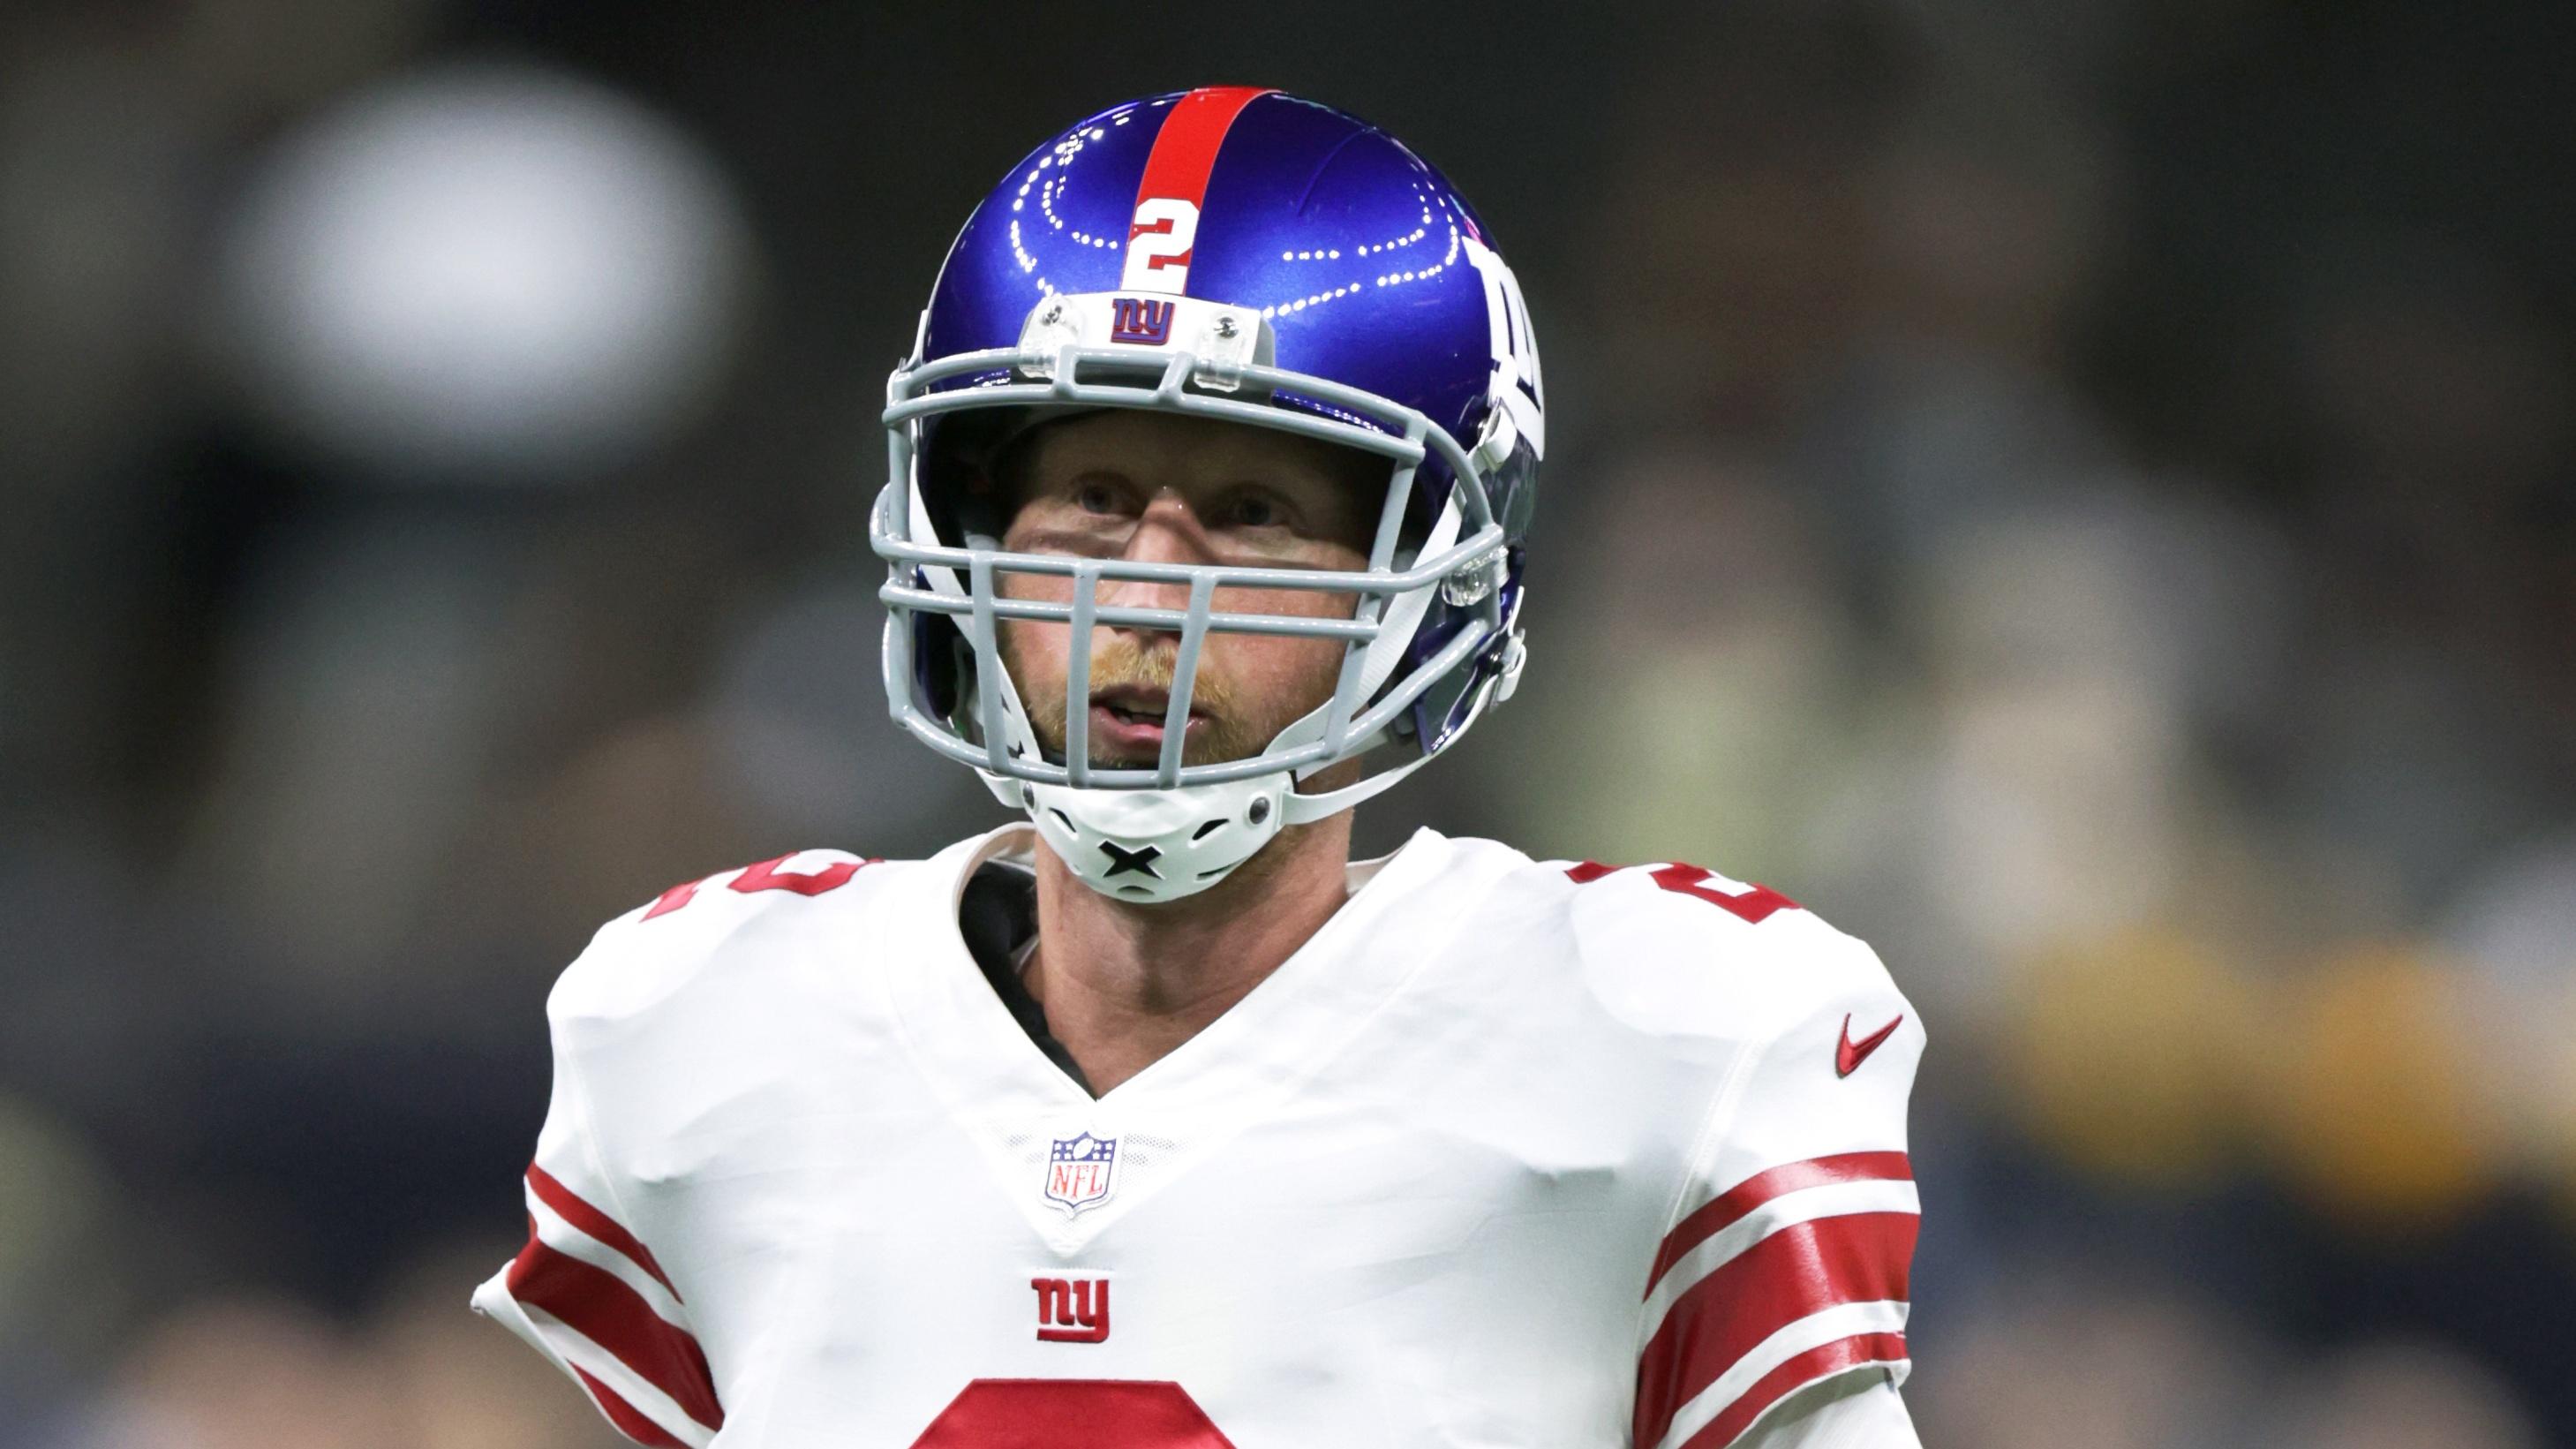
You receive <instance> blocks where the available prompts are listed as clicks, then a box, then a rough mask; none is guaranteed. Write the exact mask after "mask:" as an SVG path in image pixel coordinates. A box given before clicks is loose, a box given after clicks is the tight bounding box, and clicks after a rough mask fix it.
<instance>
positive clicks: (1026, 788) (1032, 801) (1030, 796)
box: [1020, 785, 1038, 809]
mask: <svg viewBox="0 0 2576 1449" xmlns="http://www.w3.org/2000/svg"><path fill="white" fill-rule="evenodd" d="M1020 803H1021V804H1023V805H1026V806H1028V807H1030V808H1031V809H1035V808H1037V803H1038V787H1037V786H1035V785H1022V786H1021V787H1020Z"/></svg>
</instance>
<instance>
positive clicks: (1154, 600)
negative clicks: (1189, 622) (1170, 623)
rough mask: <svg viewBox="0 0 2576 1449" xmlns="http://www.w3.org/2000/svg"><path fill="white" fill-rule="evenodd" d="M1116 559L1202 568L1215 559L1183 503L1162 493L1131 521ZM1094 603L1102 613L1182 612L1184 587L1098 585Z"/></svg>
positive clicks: (1186, 601) (1186, 598)
mask: <svg viewBox="0 0 2576 1449" xmlns="http://www.w3.org/2000/svg"><path fill="white" fill-rule="evenodd" d="M1119 558H1120V559H1121V560H1122V561H1124V562H1127V563H1164V564H1203V563H1212V562H1214V561H1215V553H1214V551H1213V549H1212V548H1211V547H1210V545H1209V540H1208V536H1207V530H1206V529H1204V528H1202V527H1201V526H1200V524H1199V518H1198V515H1197V514H1196V513H1195V512H1193V511H1192V510H1191V508H1190V505H1189V500H1187V499H1185V498H1183V497H1182V496H1181V495H1180V494H1178V493H1175V492H1173V491H1172V490H1171V489H1169V488H1166V489H1164V490H1163V491H1162V492H1160V493H1157V494H1155V495H1154V497H1153V498H1152V499H1151V500H1150V501H1148V502H1147V503H1146V505H1145V507H1144V510H1143V511H1142V512H1141V513H1139V514H1138V515H1137V518H1136V530H1135V532H1133V533H1131V534H1129V535H1128V537H1127V547H1126V549H1125V551H1124V552H1122V553H1120V554H1119ZM1100 603H1101V606H1102V607H1104V608H1111V607H1123V608H1131V609H1186V608H1188V607H1189V606H1190V586H1189V585H1188V584H1185V583H1172V582H1162V581H1146V580H1140V579H1111V580H1105V581H1103V582H1102V584H1101V585H1100ZM1122 632H1125V633H1130V634H1136V635H1140V636H1141V635H1147V634H1162V633H1173V632H1177V631H1173V630H1162V629H1132V628H1123V626H1122Z"/></svg>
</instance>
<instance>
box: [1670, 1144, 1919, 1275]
mask: <svg viewBox="0 0 2576 1449" xmlns="http://www.w3.org/2000/svg"><path fill="white" fill-rule="evenodd" d="M1913 1180H1914V1167H1913V1164H1912V1163H1911V1162H1910V1161H1908V1160H1907V1158H1906V1156H1905V1154H1904V1153H1902V1152H1845V1153H1840V1154H1837V1155H1835V1156H1832V1157H1814V1158H1809V1159H1808V1160H1807V1161H1805V1162H1790V1163H1784V1164H1782V1165H1781V1166H1778V1167H1774V1168H1771V1169H1769V1170H1768V1171H1765V1172H1757V1173H1755V1174H1753V1175H1752V1176H1751V1177H1748V1178H1746V1179H1744V1180H1743V1181H1742V1182H1739V1183H1737V1184H1736V1185H1735V1186H1733V1187H1730V1188H1728V1189H1727V1190H1726V1191H1724V1192H1722V1193H1719V1194H1718V1195H1717V1196H1716V1197H1714V1198H1711V1199H1709V1200H1708V1201H1707V1202H1705V1203H1703V1204H1701V1205H1700V1206H1699V1207H1698V1208H1697V1209H1695V1210H1694V1211H1693V1212H1692V1213H1691V1215H1690V1216H1689V1217H1686V1218H1684V1219H1682V1220H1681V1222H1680V1223H1679V1224H1678V1225H1676V1226H1675V1227H1674V1228H1673V1230H1672V1231H1671V1232H1670V1233H1667V1234H1665V1235H1664V1243H1663V1246H1662V1247H1660V1248H1658V1249H1656V1250H1655V1266H1654V1268H1653V1269H1652V1271H1650V1272H1648V1273H1647V1274H1646V1291H1645V1292H1644V1293H1643V1294H1641V1295H1640V1296H1641V1297H1647V1298H1651V1297H1653V1296H1654V1292H1655V1285H1656V1284H1658V1283H1661V1282H1662V1281H1664V1275H1665V1274H1666V1273H1669V1272H1671V1271H1672V1268H1673V1264H1675V1263H1677V1262H1680V1261H1681V1258H1682V1255H1683V1254H1685V1253H1687V1252H1689V1251H1690V1250H1691V1249H1693V1248H1696V1247H1698V1246H1699V1245H1700V1244H1702V1243H1705V1242H1707V1241H1708V1240H1709V1239H1711V1238H1713V1237H1715V1236H1717V1235H1718V1234H1719V1233H1722V1232H1724V1231H1725V1230H1726V1229H1727V1228H1728V1226H1730V1225H1731V1224H1734V1223H1737V1222H1740V1221H1742V1220H1743V1218H1744V1217H1745V1215H1746V1214H1748V1213H1750V1212H1752V1211H1753V1210H1754V1209H1755V1208H1758V1207H1760V1206H1762V1205H1763V1204H1764V1203H1766V1202H1769V1201H1770V1200H1771V1199H1773V1198H1775V1197H1778V1196H1780V1195H1781V1194H1783V1193H1791V1192H1796V1191H1798V1190H1800V1189H1801V1188H1809V1187H1823V1186H1825V1185H1826V1184H1828V1183H1836V1182H1867V1181H1878V1182H1912V1181H1913Z"/></svg>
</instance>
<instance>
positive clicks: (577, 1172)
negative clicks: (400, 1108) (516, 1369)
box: [473, 1020, 724, 1449]
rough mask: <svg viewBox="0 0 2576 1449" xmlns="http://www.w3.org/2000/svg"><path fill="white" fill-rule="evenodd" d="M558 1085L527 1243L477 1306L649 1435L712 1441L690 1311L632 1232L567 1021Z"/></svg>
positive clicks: (530, 1193)
mask: <svg viewBox="0 0 2576 1449" xmlns="http://www.w3.org/2000/svg"><path fill="white" fill-rule="evenodd" d="M553 1036H554V1091H553V1094H552V1097H551V1099H550V1101H549V1102H548V1104H547V1107H546V1120H545V1126H544V1127H543V1128H542V1129H541V1130H540V1131H539V1132H538V1134H537V1152H536V1160H535V1161H534V1162H531V1163H530V1164H529V1165H528V1171H527V1177H526V1180H525V1183H524V1186H525V1189H526V1197H527V1212H528V1243H527V1246H526V1247H524V1248H522V1249H520V1250H519V1254H518V1256H517V1257H515V1258H512V1259H511V1260H510V1261H509V1262H508V1263H507V1264H505V1265H503V1267H502V1269H501V1271H499V1272H498V1273H495V1274H494V1275H492V1277H491V1278H489V1279H487V1280H485V1281H484V1283H483V1284H482V1285H481V1286H480V1287H478V1288H476V1289H475V1290H474V1300H473V1301H474V1310H475V1311H476V1312H478V1313H481V1314H483V1315H484V1316H486V1317H489V1318H492V1319H496V1320H498V1321H499V1322H500V1323H501V1324H502V1325H503V1326H504V1327H506V1328H508V1329H509V1330H510V1331H511V1332H513V1333H516V1334H517V1335H519V1337H521V1338H523V1339H526V1340H527V1341H528V1343H529V1345H530V1346H532V1347H534V1348H535V1349H536V1351H537V1352H539V1353H541V1354H544V1355H545V1356H546V1359H547V1360H548V1361H549V1362H551V1363H552V1364H553V1365H554V1366H555V1367H556V1368H558V1369H561V1370H562V1371H563V1372H564V1374H565V1376H566V1377H568V1378H570V1379H572V1380H573V1381H574V1382H575V1383H577V1384H579V1385H581V1388H582V1391H583V1392H584V1393H586V1394H588V1395H589V1396H590V1400H591V1402H592V1403H593V1404H595V1405H597V1406H598V1408H599V1411H600V1413H601V1414H603V1415H605V1416H606V1417H607V1419H608V1421H609V1422H610V1423H611V1424H613V1425H615V1426H616V1428H617V1430H618V1431H619V1432H620V1433H622V1434H624V1435H625V1436H626V1437H627V1438H629V1439H632V1440H634V1441H635V1442H636V1443H638V1444H654V1445H672V1446H687V1449H704V1446H705V1445H707V1444H708V1443H709V1442H710V1441H712V1440H713V1439H714V1438H715V1433H716V1431H717V1430H718V1429H720V1428H722V1427H724V1409H723V1406H722V1405H721V1404H720V1403H718V1402H717V1398H716V1390H715V1380H714V1375H713V1373H712V1372H711V1371H710V1370H709V1368H708V1365H707V1357H706V1354H705V1353H704V1352H703V1351H701V1350H700V1348H699V1346H698V1340H697V1338H696V1336H695V1335H694V1334H693V1333H692V1332H691V1329H690V1324H689V1312H688V1307H687V1305H686V1304H684V1303H682V1302H681V1300H680V1294H679V1290H678V1289H676V1288H674V1287H673V1286H672V1285H671V1279H670V1276H669V1275H668V1274H666V1273H665V1272H663V1270H662V1265H661V1264H659V1263H657V1262H655V1261H654V1259H653V1252H652V1250H651V1249H650V1248H648V1247H646V1246H645V1245H644V1243H643V1242H642V1241H641V1240H640V1239H638V1238H637V1237H636V1236H635V1234H634V1233H632V1232H630V1231H629V1230H628V1229H627V1227H626V1226H625V1224H626V1223H627V1222H629V1221H631V1219H629V1218H627V1217H626V1216H625V1214H624V1213H623V1212H622V1211H621V1210H620V1209H619V1207H618V1201H617V1191H616V1188H615V1185H614V1183H613V1180H612V1179H611V1177H610V1175H609V1171H608V1169H607V1167H606V1165H605V1161H604V1159H603V1157H602V1155H601V1152H600V1150H599V1145H598V1143H597V1142H596V1141H595V1140H593V1136H592V1133H591V1128H590V1113H589V1111H588V1107H587V1102H586V1098H585V1094H584V1092H583V1090H582V1085H581V1081H580V1079H579V1077H578V1076H577V1075H576V1068H575V1065H574V1062H573V1058H572V1055H571V1053H570V1052H569V1051H567V1049H566V1046H565V1030H564V1026H563V1023H562V1022H561V1021H560V1020H557V1021H555V1022H554V1026H553Z"/></svg>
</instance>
